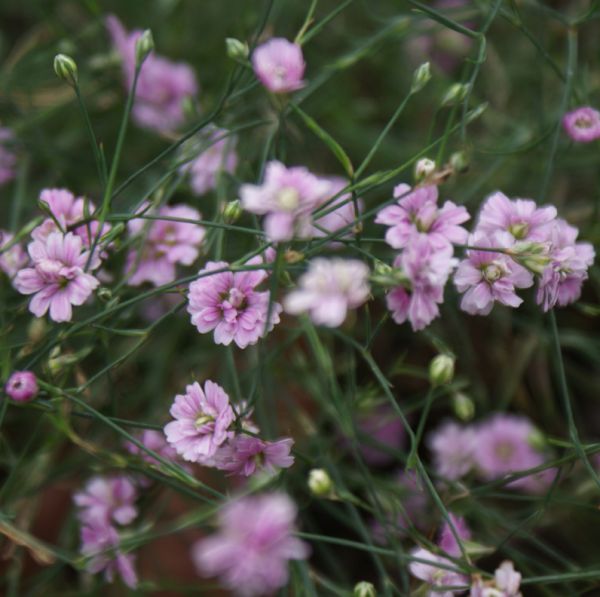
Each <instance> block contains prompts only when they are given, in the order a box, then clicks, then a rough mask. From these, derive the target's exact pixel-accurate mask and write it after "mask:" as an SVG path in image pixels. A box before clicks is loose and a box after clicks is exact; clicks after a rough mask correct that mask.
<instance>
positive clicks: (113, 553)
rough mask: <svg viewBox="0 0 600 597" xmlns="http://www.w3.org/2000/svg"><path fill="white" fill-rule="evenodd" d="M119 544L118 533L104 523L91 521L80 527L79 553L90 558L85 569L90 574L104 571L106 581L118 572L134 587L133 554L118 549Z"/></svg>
mask: <svg viewBox="0 0 600 597" xmlns="http://www.w3.org/2000/svg"><path fill="white" fill-rule="evenodd" d="M119 544H120V538H119V533H118V532H117V530H116V529H115V528H114V527H112V526H110V525H108V524H106V523H102V522H98V521H92V522H90V523H86V524H85V525H84V526H82V527H81V553H82V554H83V555H84V556H87V557H88V558H90V560H89V561H88V562H87V564H86V570H87V571H88V572H91V573H92V574H97V573H98V572H102V571H104V578H105V579H106V580H107V581H108V582H113V580H114V578H115V574H118V575H119V576H120V577H121V578H122V579H123V582H124V583H125V584H126V585H127V586H128V587H129V588H130V589H135V588H136V587H137V584H138V579H137V574H136V572H135V568H134V567H133V562H134V556H133V555H125V554H123V553H122V552H121V551H119Z"/></svg>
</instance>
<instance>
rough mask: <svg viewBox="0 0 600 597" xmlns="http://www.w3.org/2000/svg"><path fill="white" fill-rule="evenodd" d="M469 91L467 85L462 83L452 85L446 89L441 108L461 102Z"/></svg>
mask: <svg viewBox="0 0 600 597" xmlns="http://www.w3.org/2000/svg"><path fill="white" fill-rule="evenodd" d="M468 91H469V85H466V84H463V83H454V84H453V85H450V87H448V91H446V93H445V95H444V97H443V98H442V106H452V105H453V104H457V103H458V102H462V100H464V99H465V96H466V95H467V92H468Z"/></svg>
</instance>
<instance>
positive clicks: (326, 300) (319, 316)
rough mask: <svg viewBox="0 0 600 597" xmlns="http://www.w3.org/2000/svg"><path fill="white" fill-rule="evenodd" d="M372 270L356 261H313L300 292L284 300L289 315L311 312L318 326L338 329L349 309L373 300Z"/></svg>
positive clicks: (293, 292) (321, 259) (317, 259)
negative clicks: (370, 297) (371, 298)
mask: <svg viewBox="0 0 600 597" xmlns="http://www.w3.org/2000/svg"><path fill="white" fill-rule="evenodd" d="M369 273H370V272H369V268H368V266H367V265H366V264H364V263H363V262H362V261H358V260H356V259H341V258H337V257H334V258H332V259H323V258H319V257H318V258H316V259H313V260H312V261H311V262H310V264H309V266H308V271H307V272H306V273H304V274H302V276H300V279H299V281H298V282H299V288H298V289H296V290H293V291H292V292H290V293H289V294H288V295H287V296H286V297H285V299H284V308H285V310H286V311H287V312H288V313H291V314H293V315H297V314H299V313H304V312H308V313H309V314H310V317H311V319H312V320H313V321H314V322H315V323H316V324H318V325H326V326H328V327H337V326H340V325H342V323H343V322H344V320H345V319H346V315H347V313H348V309H356V308H357V307H360V306H361V305H362V304H363V303H364V302H365V301H367V299H368V298H369V293H370V292H371V289H370V287H369V282H368V280H369Z"/></svg>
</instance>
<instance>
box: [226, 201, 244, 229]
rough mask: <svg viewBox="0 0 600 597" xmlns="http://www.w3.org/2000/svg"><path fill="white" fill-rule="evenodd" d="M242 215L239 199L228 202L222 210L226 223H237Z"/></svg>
mask: <svg viewBox="0 0 600 597" xmlns="http://www.w3.org/2000/svg"><path fill="white" fill-rule="evenodd" d="M241 215H242V207H241V204H240V200H239V199H235V201H229V203H227V204H226V205H225V207H224V209H223V218H224V219H225V221H226V222H228V223H230V224H231V223H233V222H235V221H237V220H238V219H239V218H240V216H241Z"/></svg>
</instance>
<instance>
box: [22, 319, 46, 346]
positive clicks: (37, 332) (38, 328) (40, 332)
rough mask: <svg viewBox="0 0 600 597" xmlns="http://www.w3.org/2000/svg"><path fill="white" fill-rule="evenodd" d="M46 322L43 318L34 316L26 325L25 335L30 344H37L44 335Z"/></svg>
mask: <svg viewBox="0 0 600 597" xmlns="http://www.w3.org/2000/svg"><path fill="white" fill-rule="evenodd" d="M47 329H48V324H47V323H46V320H45V319H42V318H41V317H35V318H33V319H32V320H31V323H30V324H29V325H28V326H27V337H28V338H29V341H30V342H31V343H32V344H37V343H38V342H39V341H40V340H41V339H42V338H43V337H44V336H45V335H46V330H47Z"/></svg>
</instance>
